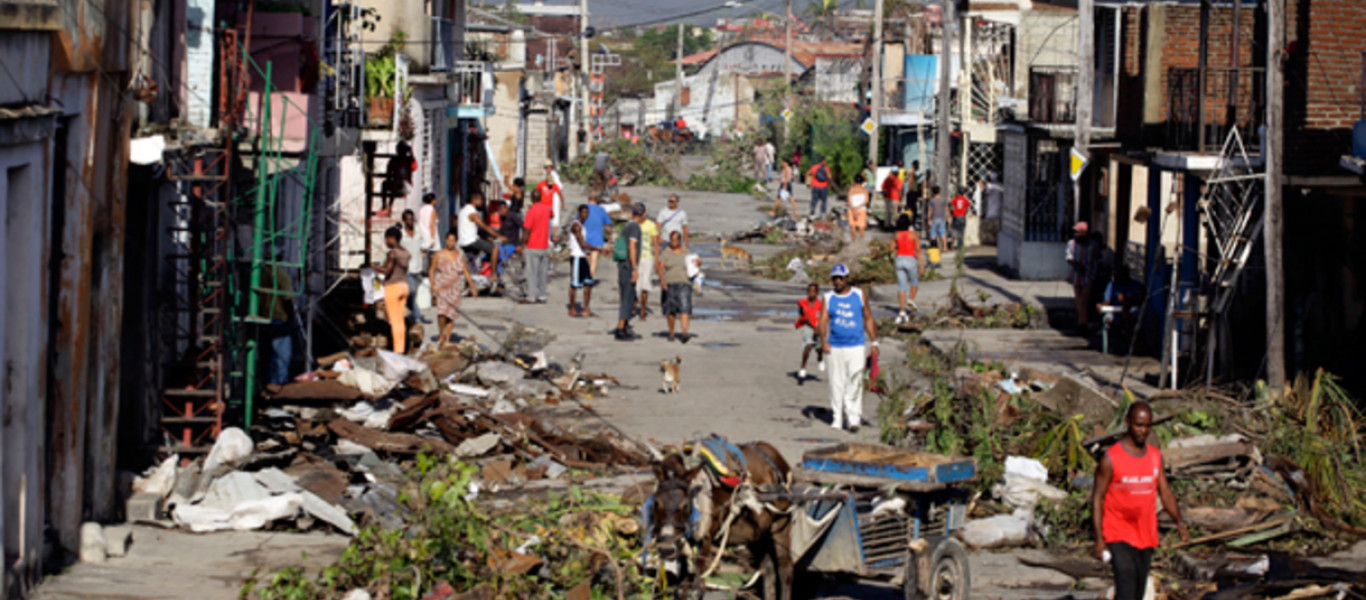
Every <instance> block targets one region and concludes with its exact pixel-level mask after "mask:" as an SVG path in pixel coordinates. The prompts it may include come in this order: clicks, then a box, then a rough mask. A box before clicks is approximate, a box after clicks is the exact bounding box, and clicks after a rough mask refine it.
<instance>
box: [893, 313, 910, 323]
mask: <svg viewBox="0 0 1366 600" xmlns="http://www.w3.org/2000/svg"><path fill="white" fill-rule="evenodd" d="M910 320H911V318H910V317H909V316H907V315H906V311H904V310H903V311H901V314H899V315H897V316H896V324H897V325H901V324H903V323H905V322H907V321H910Z"/></svg>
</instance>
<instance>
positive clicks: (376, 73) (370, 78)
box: [365, 32, 404, 126]
mask: <svg viewBox="0 0 1366 600" xmlns="http://www.w3.org/2000/svg"><path fill="white" fill-rule="evenodd" d="M403 38H404V36H403V34H402V32H399V33H396V34H394V38H393V39H391V40H389V43H387V44H385V45H384V47H383V48H380V49H379V52H376V53H374V54H371V55H370V56H368V57H366V59H365V99H366V103H367V119H366V120H367V121H368V122H369V123H370V124H372V125H380V126H385V125H390V124H392V123H393V122H394V99H395V98H397V97H398V90H397V89H396V86H397V82H396V79H397V77H396V76H397V72H398V61H397V60H396V59H395V55H396V54H398V50H399V49H400V48H402V47H403Z"/></svg>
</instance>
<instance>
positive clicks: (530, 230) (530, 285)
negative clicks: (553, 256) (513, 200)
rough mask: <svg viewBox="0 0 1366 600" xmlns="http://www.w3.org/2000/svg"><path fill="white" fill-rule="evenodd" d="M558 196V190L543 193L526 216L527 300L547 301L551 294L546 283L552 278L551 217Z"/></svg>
mask: <svg viewBox="0 0 1366 600" xmlns="http://www.w3.org/2000/svg"><path fill="white" fill-rule="evenodd" d="M541 185H542V186H544V185H545V184H544V183H542V184H541ZM537 189H540V187H539V186H538V188H537ZM554 197H555V196H554V194H542V195H541V196H540V201H539V202H537V203H536V204H535V205H534V206H532V207H531V208H529V209H527V211H526V218H524V219H523V220H522V246H523V248H524V251H523V252H522V257H523V260H524V261H525V262H524V265H525V267H526V268H525V271H526V281H527V283H526V287H527V290H526V299H525V300H523V302H527V303H529V302H536V303H542V304H543V303H545V301H546V299H547V298H548V293H547V292H546V285H547V283H548V280H549V278H550V218H551V203H552V202H554Z"/></svg>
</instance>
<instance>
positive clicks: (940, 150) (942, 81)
mask: <svg viewBox="0 0 1366 600" xmlns="http://www.w3.org/2000/svg"><path fill="white" fill-rule="evenodd" d="M953 4H954V0H945V1H944V2H943V4H942V6H943V7H944V10H943V12H941V13H940V21H939V27H940V31H942V32H943V35H942V37H940V38H939V101H938V102H937V103H936V104H938V106H937V107H935V108H936V110H937V111H938V112H937V113H936V115H935V117H936V118H935V135H934V146H935V148H934V156H935V159H936V160H935V167H934V168H935V171H937V172H938V173H937V174H938V175H939V190H940V193H943V194H951V193H952V192H951V191H950V190H952V189H953V173H952V168H953V137H952V135H951V134H952V131H951V130H952V128H953V120H952V119H950V118H949V115H950V114H951V112H952V110H953V109H952V108H951V107H950V106H949V103H950V100H951V98H952V94H951V93H950V88H951V87H952V85H951V84H952V80H951V79H950V78H949V69H951V68H953V28H954V25H955V24H957V22H958V15H957V14H956V11H955V10H954V8H955V7H954V5H953Z"/></svg>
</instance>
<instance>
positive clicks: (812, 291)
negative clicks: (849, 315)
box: [793, 283, 825, 385]
mask: <svg viewBox="0 0 1366 600" xmlns="http://www.w3.org/2000/svg"><path fill="white" fill-rule="evenodd" d="M824 310H825V302H824V301H822V300H821V286H820V285H818V284H815V283H812V284H809V285H807V286H806V297H805V298H802V299H801V300H798V301H797V322H796V323H795V324H794V325H793V326H794V327H796V328H797V330H798V331H800V332H801V334H802V369H801V370H800V371H797V385H801V384H802V383H803V382H805V381H806V360H807V359H808V358H810V357H811V351H812V350H815V351H816V367H817V368H819V369H820V370H822V371H824V370H825V354H824V353H823V352H821V334H820V327H821V312H822V311H824Z"/></svg>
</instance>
